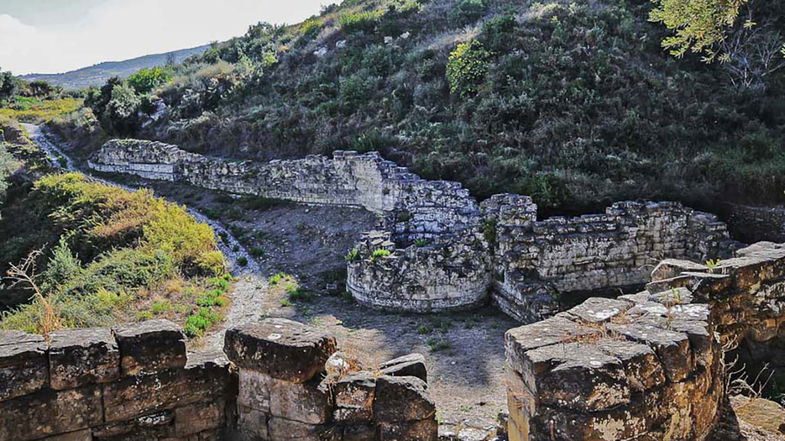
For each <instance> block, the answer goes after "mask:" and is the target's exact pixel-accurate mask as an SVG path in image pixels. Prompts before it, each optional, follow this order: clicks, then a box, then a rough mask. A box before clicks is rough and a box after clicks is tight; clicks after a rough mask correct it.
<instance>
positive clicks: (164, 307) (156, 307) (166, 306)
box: [150, 300, 172, 315]
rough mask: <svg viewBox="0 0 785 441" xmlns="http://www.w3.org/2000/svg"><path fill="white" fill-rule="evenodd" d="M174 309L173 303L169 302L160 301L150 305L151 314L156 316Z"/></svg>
mask: <svg viewBox="0 0 785 441" xmlns="http://www.w3.org/2000/svg"><path fill="white" fill-rule="evenodd" d="M170 309H172V303H171V302H170V301H169V300H158V301H155V302H153V303H152V305H150V312H152V313H153V314H155V315H161V314H163V313H165V312H167V311H169V310H170Z"/></svg>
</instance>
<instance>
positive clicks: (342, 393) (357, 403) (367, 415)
mask: <svg viewBox="0 0 785 441" xmlns="http://www.w3.org/2000/svg"><path fill="white" fill-rule="evenodd" d="M332 390H333V393H334V395H335V411H334V412H333V419H334V420H335V421H336V422H339V423H340V422H350V423H357V422H362V421H371V419H372V418H373V401H374V395H375V392H376V379H375V378H374V376H373V375H371V374H370V373H368V372H361V373H358V374H354V375H350V376H346V377H344V378H341V379H339V380H338V381H337V382H335V384H333V385H332Z"/></svg>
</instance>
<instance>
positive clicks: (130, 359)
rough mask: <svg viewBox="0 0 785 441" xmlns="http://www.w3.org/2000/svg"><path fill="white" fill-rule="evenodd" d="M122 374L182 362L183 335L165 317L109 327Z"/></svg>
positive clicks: (174, 366) (164, 367)
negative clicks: (117, 351) (112, 333)
mask: <svg viewBox="0 0 785 441" xmlns="http://www.w3.org/2000/svg"><path fill="white" fill-rule="evenodd" d="M113 332H114V334H115V338H116V339H117V345H118V347H119V348H120V357H121V358H120V367H121V370H122V374H123V375H136V374H143V373H153V372H158V371H162V370H165V369H169V368H178V367H183V366H185V363H186V354H185V335H183V332H182V330H180V328H179V327H178V326H177V325H175V324H174V323H172V322H170V321H168V320H148V321H145V322H140V323H129V324H125V325H121V326H118V327H116V328H114V329H113Z"/></svg>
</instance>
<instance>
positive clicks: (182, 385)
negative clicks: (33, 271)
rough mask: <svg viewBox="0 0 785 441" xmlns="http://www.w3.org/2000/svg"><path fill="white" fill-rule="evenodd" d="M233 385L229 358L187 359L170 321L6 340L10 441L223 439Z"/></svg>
mask: <svg viewBox="0 0 785 441" xmlns="http://www.w3.org/2000/svg"><path fill="white" fill-rule="evenodd" d="M233 395H234V392H233V380H232V376H231V374H230V370H229V364H228V362H227V361H226V360H225V359H224V358H222V357H220V356H211V355H209V354H208V355H191V356H186V349H185V337H184V336H183V334H182V332H181V331H180V329H178V328H177V327H176V326H175V325H174V324H172V323H170V322H167V321H149V322H144V323H140V324H133V325H127V326H120V327H118V328H115V329H114V330H109V329H78V330H64V331H57V332H54V333H52V334H50V335H48V336H46V338H45V337H44V336H40V335H31V334H26V333H24V332H19V331H0V440H2V441H30V440H47V441H90V440H94V441H110V440H111V441H114V440H117V441H119V440H159V439H160V440H163V439H166V440H168V441H192V440H194V441H196V440H205V441H206V440H218V439H221V438H220V436H221V434H222V433H223V430H224V429H225V427H226V422H227V419H228V418H227V414H229V413H231V403H232V400H233Z"/></svg>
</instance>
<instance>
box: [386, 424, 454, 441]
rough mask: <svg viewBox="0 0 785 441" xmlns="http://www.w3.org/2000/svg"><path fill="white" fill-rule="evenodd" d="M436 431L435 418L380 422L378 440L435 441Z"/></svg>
mask: <svg viewBox="0 0 785 441" xmlns="http://www.w3.org/2000/svg"><path fill="white" fill-rule="evenodd" d="M438 431H439V425H438V424H437V422H436V420H435V419H427V420H422V421H404V422H400V421H399V422H382V423H380V424H379V441H436V440H437V439H438Z"/></svg>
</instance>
